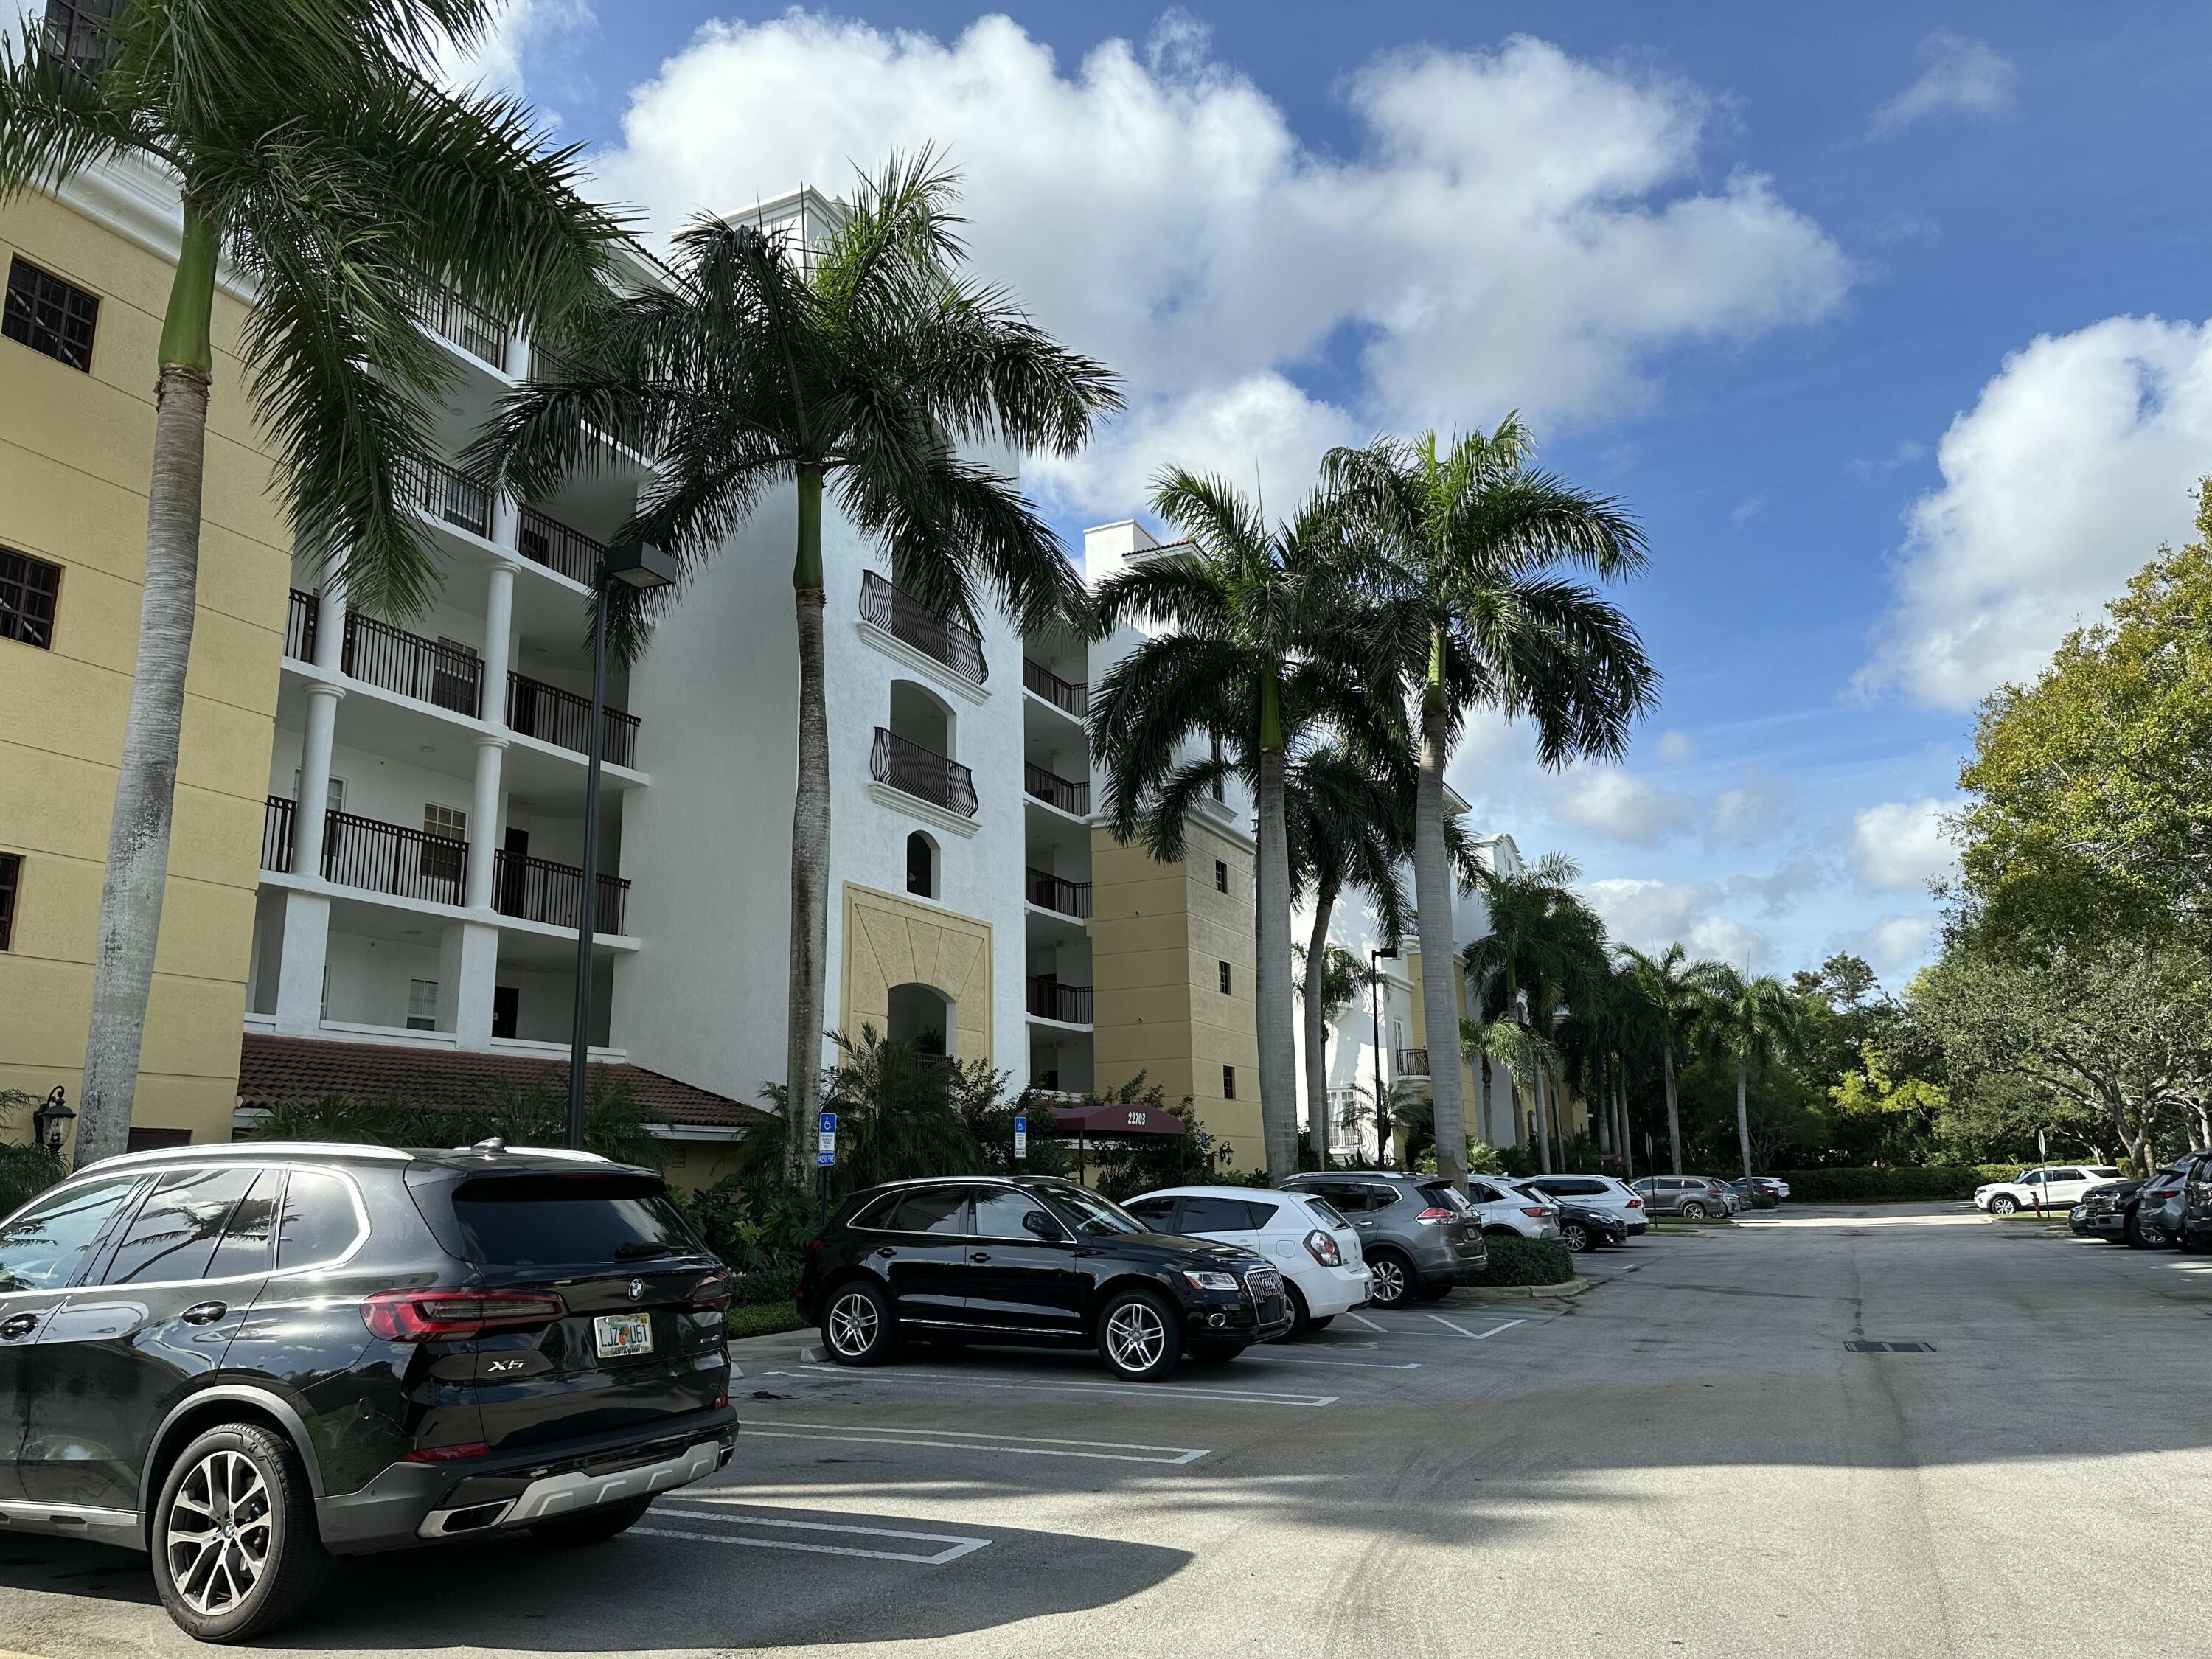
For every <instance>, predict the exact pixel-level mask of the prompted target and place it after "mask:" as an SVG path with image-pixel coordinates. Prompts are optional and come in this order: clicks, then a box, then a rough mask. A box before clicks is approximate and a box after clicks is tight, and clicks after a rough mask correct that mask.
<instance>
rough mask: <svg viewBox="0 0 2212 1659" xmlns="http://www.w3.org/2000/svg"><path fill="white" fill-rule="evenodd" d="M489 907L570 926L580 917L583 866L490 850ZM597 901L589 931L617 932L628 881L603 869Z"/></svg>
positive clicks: (622, 918) (623, 914) (505, 913)
mask: <svg viewBox="0 0 2212 1659" xmlns="http://www.w3.org/2000/svg"><path fill="white" fill-rule="evenodd" d="M491 867H492V877H491V893H492V900H491V903H492V908H493V909H495V910H496V911H498V912H499V913H500V915H503V916H520V917H521V918H522V919H523V920H524V921H542V922H546V923H549V924H550V925H551V926H553V927H565V928H568V929H569V930H570V931H571V932H573V931H574V929H575V927H576V924H577V923H578V922H579V921H580V920H582V918H581V916H580V914H579V912H580V910H581V908H582V906H581V903H580V900H581V898H582V896H583V891H584V872H582V871H581V870H580V869H578V868H577V867H576V866H574V865H573V864H556V863H554V862H553V861H552V860H550V859H533V858H526V857H520V856H518V855H517V854H512V853H509V852H508V851H507V849H506V848H500V849H499V850H498V851H497V852H495V853H494V854H492V860H491ZM598 885H599V902H598V904H597V905H595V906H594V907H593V909H592V932H593V933H623V932H624V931H625V928H624V926H623V924H624V922H625V921H626V920H627V919H628V915H629V883H628V882H627V881H625V880H623V878H621V877H620V876H609V875H602V876H600V877H599V882H598Z"/></svg>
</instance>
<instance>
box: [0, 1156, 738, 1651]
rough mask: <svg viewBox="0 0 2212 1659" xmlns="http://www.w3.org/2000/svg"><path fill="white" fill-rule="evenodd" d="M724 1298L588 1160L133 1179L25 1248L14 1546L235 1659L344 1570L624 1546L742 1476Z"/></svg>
mask: <svg viewBox="0 0 2212 1659" xmlns="http://www.w3.org/2000/svg"><path fill="white" fill-rule="evenodd" d="M728 1299H729V1279H728V1275H727V1273H726V1272H725V1271H724V1269H723V1268H722V1267H721V1265H720V1262H718V1261H716V1260H715V1259H714V1256H713V1255H710V1254H708V1251H707V1249H705V1247H704V1246H703V1245H702V1244H701V1243H700V1242H699V1240H698V1238H697V1237H696V1236H695V1235H694V1234H693V1232H692V1231H691V1230H690V1227H689V1226H688V1225H686V1224H685V1222H684V1218H683V1216H682V1214H681V1213H680V1212H678V1210H677V1208H676V1207H675V1206H674V1204H673V1203H672V1202H671V1200H670V1199H669V1197H668V1194H667V1190H666V1188H665V1187H664V1186H663V1185H662V1184H661V1181H660V1177H659V1176H656V1175H653V1174H652V1173H651V1172H650V1171H648V1170H641V1169H633V1168H629V1167H627V1166H625V1165H622V1164H611V1163H608V1162H607V1161H606V1160H605V1159H603V1158H594V1157H592V1156H590V1155H589V1154H586V1153H579V1152H533V1151H526V1150H521V1149H517V1150H514V1151H511V1152H510V1151H508V1150H507V1149H506V1148H504V1147H502V1146H500V1145H499V1143H498V1142H496V1141H487V1142H484V1143H483V1144H481V1145H480V1146H476V1147H472V1148H466V1149H459V1150H455V1151H451V1152H399V1151H395V1150H390V1149H386V1148H383V1147H375V1146H325V1145H279V1144H276V1143H264V1144H258V1145H257V1144H253V1143H250V1142H249V1143H243V1144H240V1145H236V1146H191V1147H179V1148H175V1149H173V1150H165V1151H161V1152H134V1153H130V1154H126V1155H125V1156H124V1157H120V1158H109V1159H107V1160H106V1161H105V1162H102V1163H100V1164H94V1165H92V1166H91V1167H89V1168H88V1169H86V1170H82V1171H81V1172H80V1173H78V1174H77V1175H75V1176H71V1177H70V1179H69V1180H68V1181H66V1182H63V1183H62V1184H61V1185H60V1186H58V1187H56V1188H52V1190H50V1191H48V1192H46V1193H45V1194H41V1195H40V1196H39V1197H38V1198H36V1199H34V1200H33V1201H32V1202H31V1203H29V1204H28V1205H27V1206H24V1207H23V1208H22V1209H21V1210H19V1211H17V1212H15V1214H14V1215H12V1216H10V1217H9V1218H8V1219H7V1220H6V1221H5V1222H4V1223H0V1402H4V1403H0V1427H4V1428H5V1429H6V1431H7V1433H8V1438H6V1439H4V1440H0V1522H4V1523H5V1524H4V1530H6V1531H9V1532H45V1533H55V1534H62V1535H64V1536H72V1537H80V1538H89V1539H95V1540H100V1541H106V1542H109V1543H113V1544H121V1545H125V1546H127V1547H131V1548H135V1549H141V1550H144V1551H147V1552H148V1553H149V1554H150V1556H151V1558H152V1563H153V1569H154V1580H155V1587H156V1588H157V1589H159V1591H160V1593H161V1601H162V1602H163V1603H164V1605H166V1606H167V1608H168V1610H169V1613H170V1614H171V1616H172V1617H173V1618H174V1619H175V1620H176V1621H177V1623H178V1624H179V1626H181V1627H182V1628H183V1629H184V1630H185V1631H186V1632H189V1633H190V1634H191V1635H192V1636H195V1637H197V1638H201V1639H203V1640H206V1641H240V1640H243V1639H245V1638H248V1637H251V1636H253V1635H256V1634H258V1633H260V1632H264V1631H267V1630H269V1629H270V1628H271V1627H272V1626H276V1625H277V1624H278V1623H280V1622H282V1621H283V1620H285V1619H287V1618H289V1617H290V1616H291V1615H292V1614H294V1613H297V1612H299V1611H300V1610H301V1608H302V1607H304V1606H305V1605H306V1603H307V1600H308V1598H309V1597H310V1596H311V1595H312V1594H313V1589H314V1587H315V1583H316V1580H317V1578H318V1577H319V1570H320V1567H321V1566H322V1565H323V1563H324V1561H325V1555H326V1553H340V1554H348V1553H368V1552H370V1551H376V1550H387V1549H395V1548H399V1547H406V1546H412V1545H418V1544H428V1543H433V1542H436V1541H441V1540H446V1539H453V1538H461V1537H467V1536H472V1535H480V1534H498V1533H509V1534H511V1533H513V1532H515V1531H517V1530H518V1529H527V1530H528V1531H529V1532H530V1533H531V1534H533V1535H534V1536H536V1537H537V1538H538V1539H540V1540H542V1541H546V1542H549V1543H562V1544H580V1543H589V1542H592V1541H597V1540H599V1539H603V1538H610V1537H612V1536H613V1535H614V1534H617V1533H618V1532H620V1531H622V1530H623V1528H626V1527H628V1526H629V1525H631V1524H632V1523H633V1522H635V1521H637V1520H638V1519H639V1517H640V1516H642V1515H643V1514H644V1513H645V1510H646V1505H647V1504H648V1503H649V1502H650V1501H651V1499H652V1497H653V1494H654V1493H656V1492H665V1491H668V1490H670V1489H671V1488H672V1487H676V1486H683V1485H684V1484H685V1483H687V1482H689V1481H693V1480H699V1479H700V1478H702V1476H704V1475H708V1474H712V1473H714V1470H715V1469H717V1468H720V1467H721V1465H722V1464H724V1463H725V1462H727V1461H728V1460H729V1457H730V1455H731V1453H732V1449H733V1448H734V1446H735V1437H736V1434H737V1422H736V1419H735V1417H734V1415H733V1414H732V1411H731V1407H730V1402H729V1384H728V1376H729V1354H728V1350H727V1348H726V1324H725V1321H724V1310H725V1309H726V1306H727V1304H728Z"/></svg>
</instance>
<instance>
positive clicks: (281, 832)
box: [261, 795, 469, 904]
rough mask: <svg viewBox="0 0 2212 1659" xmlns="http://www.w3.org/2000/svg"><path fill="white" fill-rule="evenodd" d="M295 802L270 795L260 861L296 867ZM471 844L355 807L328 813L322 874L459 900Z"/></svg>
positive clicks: (402, 893)
mask: <svg viewBox="0 0 2212 1659" xmlns="http://www.w3.org/2000/svg"><path fill="white" fill-rule="evenodd" d="M297 811H298V807H297V805H296V804H295V803H294V802H292V801H289V800H287V799H284V798H283V796H282V795H271V796H270V797H269V802H268V805H267V806H266V808H265V809H264V812H263V815H262V820H261V867H262V868H263V869H264V870H276V871H281V872H286V873H289V872H291V871H292V869H293V859H292V824H293V819H294V817H295V815H296V813H297ZM468 862H469V844H468V842H465V841H457V840H455V839H453V837H452V836H434V835H432V834H430V833H429V832H428V830H424V829H408V828H407V827H406V826H405V825H404V824H398V823H382V822H380V820H378V819H375V818H364V817H356V815H355V814H353V813H351V812H325V814H324V815H323V856H322V875H323V879H324V880H325V881H334V882H336V883H337V884H339V885H340V886H342V887H359V888H361V889H362V890H365V891H368V892H371V893H389V894H391V895H392V896H393V897H395V898H417V899H429V900H431V901H433V902H435V903H439V904H459V902H461V884H462V881H463V879H464V878H465V874H466V872H467V869H468Z"/></svg>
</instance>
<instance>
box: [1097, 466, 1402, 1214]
mask: <svg viewBox="0 0 2212 1659" xmlns="http://www.w3.org/2000/svg"><path fill="white" fill-rule="evenodd" d="M1152 508H1153V511H1155V512H1156V513H1158V514H1159V515H1160V517H1161V518H1162V519H1164V520H1167V521H1168V522H1169V523H1170V524H1172V525H1174V526H1176V527H1177V528H1178V529H1180V530H1182V532H1184V533H1185V534H1186V535H1187V536H1188V538H1189V539H1190V543H1191V548H1190V550H1189V551H1188V552H1170V553H1163V554H1156V555H1154V556H1151V557H1148V558H1145V559H1142V560H1139V561H1138V562H1134V563H1133V564H1131V565H1128V566H1127V567H1125V568H1123V569H1121V571H1119V572H1117V573H1116V574H1114V575H1112V576H1109V578H1107V579H1106V580H1104V581H1103V582H1101V583H1100V584H1099V586H1098V588H1097V592H1095V593H1094V594H1093V595H1092V600H1091V602H1092V605H1093V608H1094V626H1095V627H1097V629H1102V630H1103V629H1107V628H1110V627H1112V626H1113V625H1114V624H1115V623H1117V622H1119V621H1121V620H1123V619H1125V618H1130V617H1141V618H1143V619H1145V620H1146V621H1149V622H1151V623H1154V624H1156V625H1160V626H1162V627H1163V629H1164V631H1163V632H1161V633H1160V634H1158V635H1156V636H1154V637H1153V638H1151V639H1148V640H1146V641H1145V642H1144V643H1143V644H1141V645H1139V647H1137V648H1136V649H1135V650H1134V651H1132V652H1131V653H1129V654H1128V655H1127V656H1126V657H1124V658H1123V659H1121V661H1120V662H1119V663H1117V664H1115V666H1114V668H1113V669H1112V670H1111V671H1109V673H1108V674H1107V675H1106V676H1105V677H1104V678H1103V680H1102V681H1101V682H1100V684H1099V687H1098V690H1097V693H1096V694H1095V695H1094V696H1093V697H1092V699H1091V752H1092V755H1093V757H1094V758H1095V759H1096V760H1097V763H1098V764H1099V767H1100V769H1101V770H1102V771H1103V773H1104V775H1105V779H1106V819H1107V823H1108V824H1109V827H1110V828H1111V829H1112V830H1113V832H1114V834H1115V836H1119V837H1121V839H1122V840H1124V841H1127V840H1131V839H1133V838H1135V837H1136V836H1139V835H1140V834H1141V835H1142V836H1143V838H1144V842H1145V845H1146V850H1147V851H1149V852H1150V853H1151V854H1152V856H1153V857H1154V858H1156V859H1158V860H1162V861H1164V862H1168V863H1172V862H1174V861H1176V860H1179V859H1180V858H1182V848H1183V837H1184V829H1185V825H1186V823H1188V818H1189V815H1190V813H1191V811H1193V809H1194V808H1195V807H1196V806H1197V805H1198V804H1199V803H1200V801H1201V800H1203V799H1211V798H1212V794H1213V793H1214V791H1215V789H1216V787H1218V785H1219V784H1220V783H1221V782H1222V781H1224V780H1225V778H1226V777H1227V776H1228V775H1231V773H1234V774H1236V775H1239V776H1241V777H1242V778H1243V780H1244V781H1245V782H1246V784H1247V785H1248V786H1249V787H1250V788H1251V789H1252V792H1253V795H1254V799H1255V801H1256V803H1257V806H1258V820H1259V821H1258V825H1257V835H1256V836H1255V840H1256V842H1257V845H1258V855H1259V902H1258V916H1257V924H1258V925H1257V927H1256V930H1255V931H1256V934H1257V941H1258V957H1259V965H1258V969H1257V971H1256V972H1255V975H1254V984H1253V994H1254V997H1255V1001H1256V1015H1257V1024H1258V1026H1259V1040H1260V1042H1259V1046H1260V1119H1261V1125H1262V1127H1263V1129H1264V1131H1265V1133H1266V1138H1267V1173H1268V1174H1269V1175H1270V1176H1273V1177H1274V1178H1275V1179H1277V1180H1283V1179H1286V1178H1287V1177H1289V1176H1292V1175H1295V1174H1296V1173H1297V1167H1298V1165H1297V1152H1298V1118H1297V1058H1296V1049H1295V1048H1294V1046H1293V1043H1294V1039H1293V1037H1292V1036H1291V978H1290V975H1291V860H1290V849H1289V845H1288V840H1287V830H1286V811H1287V807H1286V797H1287V781H1288V776H1289V773H1290V770H1291V765H1292V761H1293V756H1294V751H1296V750H1299V749H1300V748H1301V747H1302V746H1303V745H1305V744H1310V743H1312V742H1315V741H1317V740H1318V738H1319V736H1320V734H1321V733H1322V732H1323V731H1325V730H1328V729H1332V728H1333V729H1334V730H1335V731H1336V732H1340V733H1341V734H1344V735H1346V736H1347V737H1350V738H1354V739H1355V740H1361V739H1365V740H1370V746H1380V745H1374V744H1371V739H1372V738H1373V737H1374V736H1375V735H1376V733H1375V730H1374V728H1375V727H1376V726H1378V725H1381V726H1385V727H1386V728H1387V725H1388V715H1387V711H1383V710H1381V709H1380V707H1379V705H1378V704H1377V702H1376V700H1375V699H1373V698H1371V697H1370V696H1369V695H1368V691H1367V687H1368V684H1369V675H1368V670H1369V669H1370V667H1371V665H1372V662H1373V659H1374V638H1373V635H1371V634H1370V633H1368V632H1366V631H1364V629H1363V627H1362V623H1363V620H1364V617H1363V613H1362V611H1361V610H1360V608H1359V605H1358V569H1357V568H1356V565H1355V562H1354V559H1353V556H1352V550H1351V548H1350V547H1349V546H1348V545H1347V544H1346V540H1345V538H1344V535H1343V533H1342V527H1341V521H1340V515H1339V513H1337V511H1336V508H1335V505H1334V502H1332V501H1329V500H1328V499H1327V498H1326V497H1325V496H1323V495H1310V496H1308V497H1307V499H1306V500H1305V501H1304V502H1302V503H1301V504H1300V506H1299V507H1298V509H1297V512H1296V513H1295V514H1293V516H1292V517H1291V518H1290V519H1289V520H1285V521H1282V522H1279V523H1278V524H1276V525H1275V526H1273V527H1270V526H1268V525H1267V521H1266V520H1264V519H1262V518H1261V514H1260V512H1259V510H1258V509H1257V508H1256V507H1254V506H1253V505H1252V504H1250V503H1249V502H1248V501H1246V500H1245V499H1244V498H1243V496H1242V495H1238V494H1237V491H1236V490H1235V489H1232V488H1231V486H1230V485H1228V484H1227V483H1224V482H1223V481H1222V480H1220V479H1218V478H1211V477H1208V478H1200V477H1194V476H1193V475H1192V474H1190V473H1188V472H1182V471H1176V472H1171V473H1169V474H1168V475H1166V476H1165V477H1164V478H1163V479H1162V480H1161V481H1160V483H1159V486H1158V491H1157V492H1156V493H1155V495H1153V498H1152ZM1213 739H1218V747H1217V746H1215V745H1214V744H1212V742H1211V741H1209V740H1213ZM1207 750H1211V752H1210V753H1209V752H1206V751H1207ZM1193 754H1195V755H1196V756H1197V757H1196V758H1187V757H1189V756H1191V755H1193Z"/></svg>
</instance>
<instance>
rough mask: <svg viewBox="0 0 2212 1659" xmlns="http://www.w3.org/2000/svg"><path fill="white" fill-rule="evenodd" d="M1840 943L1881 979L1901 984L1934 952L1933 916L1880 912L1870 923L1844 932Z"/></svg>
mask: <svg viewBox="0 0 2212 1659" xmlns="http://www.w3.org/2000/svg"><path fill="white" fill-rule="evenodd" d="M1843 943H1844V946H1845V947H1846V948H1847V949H1849V950H1852V951H1857V953H1858V954H1859V955H1861V956H1863V957H1865V958H1866V959H1867V961H1868V962H1869V963H1872V964H1873V966H1874V969H1875V972H1876V973H1878V974H1880V975H1881V976H1882V978H1883V979H1884V980H1886V981H1888V982H1889V983H1891V984H1893V985H1899V984H1902V983H1903V982H1904V981H1905V980H1906V979H1908V978H1910V977H1911V975H1912V973H1913V972H1914V971H1915V970H1916V969H1918V968H1920V967H1921V966H1922V965H1923V963H1926V962H1927V961H1928V959H1929V957H1933V956H1934V955H1935V954H1936V919H1935V918H1934V917H1933V916H1931V915H1927V914H1926V913H1924V912H1920V913H1914V914H1909V915H1889V916H1884V917H1882V918H1881V921H1877V922H1875V924H1874V926H1873V927H1868V928H1864V929H1863V930H1861V931H1860V932H1858V933H1850V934H1847V935H1845V936H1844V940H1843Z"/></svg>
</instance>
